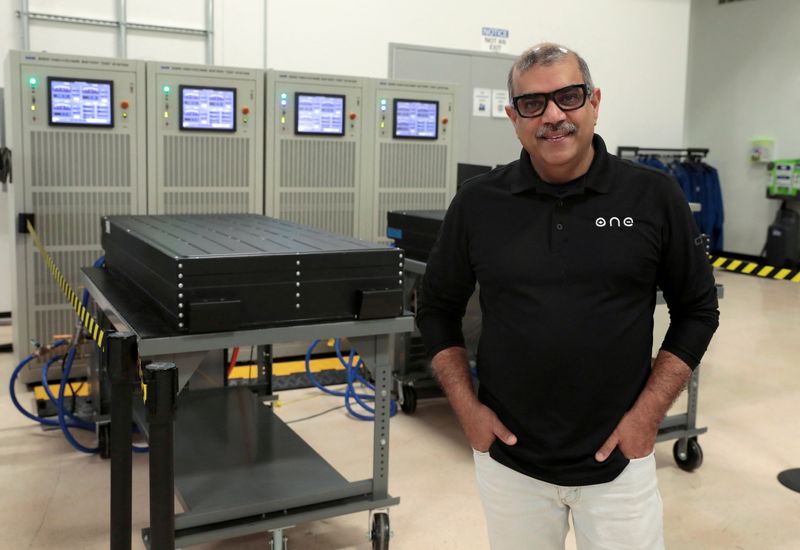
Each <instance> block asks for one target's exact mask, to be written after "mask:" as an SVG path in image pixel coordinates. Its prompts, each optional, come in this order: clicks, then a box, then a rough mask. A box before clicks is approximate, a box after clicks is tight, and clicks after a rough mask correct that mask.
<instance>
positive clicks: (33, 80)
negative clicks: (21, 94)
mask: <svg viewBox="0 0 800 550" xmlns="http://www.w3.org/2000/svg"><path fill="white" fill-rule="evenodd" d="M38 83H39V79H38V78H36V77H35V76H32V77H30V78H29V79H28V84H30V85H31V88H35V87H36V85H37V84H38Z"/></svg>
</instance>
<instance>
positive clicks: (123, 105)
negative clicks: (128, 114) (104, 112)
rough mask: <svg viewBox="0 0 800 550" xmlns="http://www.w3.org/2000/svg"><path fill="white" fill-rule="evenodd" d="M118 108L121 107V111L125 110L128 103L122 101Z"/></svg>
mask: <svg viewBox="0 0 800 550" xmlns="http://www.w3.org/2000/svg"><path fill="white" fill-rule="evenodd" d="M119 106H120V107H122V108H123V109H127V108H128V102H127V101H122V102H121V103H120V104H119Z"/></svg>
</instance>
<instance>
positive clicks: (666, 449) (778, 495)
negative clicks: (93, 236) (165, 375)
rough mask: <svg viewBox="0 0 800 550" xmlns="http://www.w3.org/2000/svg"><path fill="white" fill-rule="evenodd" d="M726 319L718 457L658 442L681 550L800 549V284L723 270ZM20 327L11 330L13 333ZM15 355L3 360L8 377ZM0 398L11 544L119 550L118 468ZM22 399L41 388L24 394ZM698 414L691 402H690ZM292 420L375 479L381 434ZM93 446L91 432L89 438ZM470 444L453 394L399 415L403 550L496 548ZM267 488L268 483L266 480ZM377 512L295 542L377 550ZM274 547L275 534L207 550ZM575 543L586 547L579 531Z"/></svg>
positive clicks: (344, 424) (0, 367)
mask: <svg viewBox="0 0 800 550" xmlns="http://www.w3.org/2000/svg"><path fill="white" fill-rule="evenodd" d="M717 279H718V282H721V283H723V284H724V285H725V298H724V299H723V300H722V301H721V302H720V308H721V311H722V319H721V327H720V329H719V331H718V333H717V336H716V338H715V340H714V342H713V344H712V347H711V349H710V350H709V352H708V354H707V355H706V358H705V360H704V363H703V366H702V371H701V381H700V400H699V422H698V424H699V425H700V426H708V433H707V434H705V435H703V436H701V437H700V443H701V445H702V448H703V452H704V455H705V462H704V464H703V466H702V467H701V468H700V469H698V470H697V471H695V472H694V473H686V472H684V471H682V470H680V469H678V468H677V466H676V465H675V463H674V461H673V459H672V445H673V444H672V442H664V443H660V444H658V445H657V446H656V460H657V463H658V475H659V480H660V487H661V493H662V496H663V499H664V509H665V524H666V541H667V548H670V549H703V550H712V549H720V550H722V549H725V550H729V549H746V550H764V549H770V550H779V549H782V550H796V549H797V548H800V521H798V520H800V493H794V492H792V491H790V490H788V489H786V488H784V487H783V486H782V485H780V484H779V483H778V481H777V479H776V475H777V474H778V472H780V471H781V470H784V469H787V468H792V467H800V422H798V417H800V337H798V336H797V330H798V327H800V284H796V283H790V282H780V281H765V280H761V279H758V278H756V277H748V276H743V275H733V274H726V273H719V274H718V276H717ZM3 330H8V327H0V340H7V338H6V337H5V336H6V335H4V334H2V331H3ZM12 368H13V365H12V361H11V357H10V354H2V355H1V356H0V374H2V378H3V380H7V379H8V377H9V375H10V373H11V370H12ZM7 391H8V390H7V385H6V384H5V383H4V384H3V389H2V390H0V393H2V394H3V395H1V396H0V487H2V491H1V492H0V533H2V536H0V549H3V550H5V549H9V550H12V549H13V550H18V549H23V548H29V549H52V548H58V549H73V548H74V549H95V548H96V549H101V548H102V549H105V548H108V508H109V504H108V503H109V500H108V490H109V464H108V462H107V461H104V460H101V459H100V458H99V457H97V456H86V455H82V454H79V453H77V452H75V451H73V450H72V448H71V447H70V446H69V445H68V444H67V443H66V442H65V441H64V440H63V438H62V437H61V436H60V435H59V434H58V433H55V432H42V431H41V430H40V429H39V428H38V427H36V426H35V425H33V424H32V423H30V422H29V421H27V420H26V419H24V418H23V417H22V416H20V415H19V414H18V413H17V412H16V411H15V410H14V409H13V407H12V405H11V402H10V400H9V399H8V396H7V395H6V394H7ZM19 391H21V392H22V401H23V402H24V403H25V404H26V405H30V403H31V398H30V394H27V393H25V392H24V391H23V390H22V389H20V390H19ZM280 397H281V403H280V407H278V408H277V411H278V414H279V415H280V416H281V417H283V418H284V419H286V420H292V419H298V418H303V417H306V416H308V415H311V414H314V413H317V412H321V411H325V410H327V409H330V408H331V407H335V406H337V405H340V404H341V401H340V400H339V399H338V398H334V397H328V396H322V395H320V394H319V393H318V392H316V391H312V390H295V391H290V392H283V393H282V394H281V396H280ZM681 409H685V400H679V402H678V403H677V404H676V410H681ZM292 427H293V428H294V429H295V430H296V431H297V432H298V433H299V434H300V435H301V436H302V437H303V438H304V439H305V440H306V441H307V442H309V443H310V444H311V445H313V446H314V447H315V448H316V449H317V450H318V451H319V452H320V453H321V454H322V455H323V456H324V457H325V458H326V459H328V460H329V462H331V463H332V464H333V465H334V466H335V467H336V468H337V469H338V470H339V471H340V472H341V473H342V474H343V475H344V476H345V477H347V478H348V479H363V478H367V477H370V467H371V453H370V451H369V450H370V448H371V441H372V428H371V426H370V425H368V424H366V423H363V422H357V421H355V420H351V419H349V418H348V417H346V416H345V414H344V412H343V410H342V409H339V410H336V411H334V412H330V413H328V414H325V415H323V416H320V417H318V418H315V419H312V420H306V421H302V422H298V423H295V424H292ZM79 437H81V440H82V441H84V442H85V443H86V444H91V443H92V441H91V439H90V438H88V439H87V438H86V437H85V436H83V434H79ZM471 461H472V457H471V452H470V449H469V447H468V446H467V444H466V442H465V439H464V437H463V436H462V434H461V432H460V430H459V428H458V425H457V423H456V421H455V419H454V417H453V415H452V414H451V412H450V410H449V408H448V406H447V404H446V402H445V401H444V400H443V399H441V398H437V399H429V400H421V401H420V403H419V408H418V410H417V412H416V413H415V414H414V415H412V416H406V415H403V414H400V415H398V416H397V417H395V418H394V419H393V420H392V422H391V462H390V470H389V472H390V473H389V480H390V482H389V485H390V492H391V493H392V494H393V495H396V496H399V497H400V498H401V502H400V505H399V506H397V507H394V508H392V509H391V510H390V515H391V522H392V530H393V531H394V537H393V538H392V541H391V548H392V550H408V549H414V550H418V549H421V548H425V549H427V548H432V549H447V548H453V549H467V550H471V549H476V550H479V549H484V548H488V544H487V543H486V536H485V525H484V521H483V517H482V514H481V509H480V504H479V501H478V497H477V494H476V489H475V484H474V482H473V474H472V462H471ZM253 483H257V480H253ZM147 493H148V489H147V456H146V455H135V456H134V512H133V522H134V525H133V527H134V535H133V548H143V547H144V546H143V544H142V542H141V538H140V535H139V530H140V529H141V528H142V527H144V526H146V525H147V524H148V511H147V510H148V507H147ZM367 528H368V518H367V513H365V512H364V513H358V514H352V515H349V516H341V517H337V518H334V519H330V520H326V521H318V522H314V523H308V524H301V525H297V526H295V527H294V528H292V529H288V530H286V531H285V533H286V535H287V536H288V548H289V549H290V550H317V549H319V550H323V549H324V550H333V549H369V548H371V545H370V544H369V542H368V541H367V535H366V533H367ZM193 548H198V549H209V550H210V549H222V548H225V549H267V548H269V544H268V542H267V536H266V535H255V536H248V537H240V538H237V539H229V540H226V541H219V542H215V543H207V544H204V545H199V546H195V547H193ZM567 548H570V549H571V548H574V541H573V540H572V538H571V537H570V538H569V540H568V545H567Z"/></svg>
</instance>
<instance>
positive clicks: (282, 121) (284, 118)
mask: <svg viewBox="0 0 800 550" xmlns="http://www.w3.org/2000/svg"><path fill="white" fill-rule="evenodd" d="M281 124H286V117H285V116H282V117H281Z"/></svg>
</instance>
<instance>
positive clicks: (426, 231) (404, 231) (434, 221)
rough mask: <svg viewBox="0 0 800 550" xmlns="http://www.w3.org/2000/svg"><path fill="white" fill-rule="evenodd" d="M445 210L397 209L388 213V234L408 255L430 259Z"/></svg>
mask: <svg viewBox="0 0 800 550" xmlns="http://www.w3.org/2000/svg"><path fill="white" fill-rule="evenodd" d="M444 215H445V211H444V210H395V211H392V212H387V213H386V236H387V237H389V238H390V239H392V240H393V241H394V243H395V245H396V246H397V247H398V248H402V249H403V250H405V253H406V257H408V258H410V259H412V260H417V261H420V262H427V261H428V254H430V252H431V249H432V248H433V244H434V243H435V242H436V237H437V236H438V235H439V228H440V227H441V226H442V221H443V220H444Z"/></svg>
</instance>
